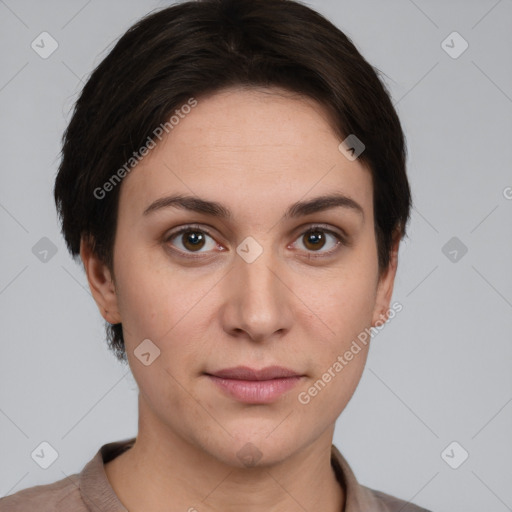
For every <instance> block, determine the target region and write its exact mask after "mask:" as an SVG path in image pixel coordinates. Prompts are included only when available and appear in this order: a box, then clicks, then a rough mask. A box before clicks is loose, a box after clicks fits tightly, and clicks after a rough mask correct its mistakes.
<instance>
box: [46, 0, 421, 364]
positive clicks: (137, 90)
mask: <svg viewBox="0 0 512 512" xmlns="http://www.w3.org/2000/svg"><path fill="white" fill-rule="evenodd" d="M378 73H380V72H379V71H378V70H375V69H374V68H373V67H372V66H371V65H370V64H369V63H368V62H367V61H366V60H365V59H364V58H363V57H362V56H361V54H360V53H359V51H358V50H357V49H356V47H355V46H354V44H353V43H352V42H351V40H350V39H349V38H348V37H347V36H346V35H345V34H344V33H343V32H341V31H340V30H339V29H338V28H336V27H335V26H334V25H333V24H332V23H331V22H329V21H328V20H327V19H326V18H325V17H323V16H322V15H320V14H319V13H317V12H316V11H314V10H312V9H311V8H309V7H307V6H305V5H303V4H301V3H299V2H297V1H294V0H196V1H194V0H193V1H187V2H183V3H179V4H176V5H173V6H171V7H168V8H164V9H163V10H160V11H157V12H153V13H150V14H148V15H147V16H145V17H144V18H142V19H141V20H140V21H138V22H137V23H136V24H135V25H133V26H132V27H131V28H129V29H128V31H127V32H126V33H125V34H124V35H123V36H122V37H121V38H120V39H119V41H118V42H117V43H116V44H115V46H114V48H113V49H112V50H111V51H110V53H109V54H108V55H107V56H106V58H105V59H104V60H103V61H102V62H101V63H100V64H99V65H98V66H97V67H96V69H95V70H94V71H93V72H92V74H91V76H90V77H89V79H88V80H87V83H86V84H85V86H84V88H83V90H82V92H81V94H80V96H79V98H78V100H77V102H76V104H75V108H74V111H73V115H72V118H71V121H70V123H69V125H68V127H67V129H66V131H65V133H64V136H63V149H62V160H61V164H60V167H59V171H58V175H57V177H56V181H55V189H54V196H55V202H56V206H57V211H58V214H59V218H60V220H61V223H62V233H63V236H64V238H65V241H66V244H67V247H68V249H69V251H70V252H71V254H72V256H73V257H75V258H76V257H77V256H78V255H79V254H80V240H81V238H82V237H86V238H87V239H89V240H90V241H91V244H92V248H93V250H94V252H95V253H96V254H97V255H98V256H99V257H100V258H101V259H102V260H103V261H104V262H105V263H106V264H107V265H108V267H109V268H110V270H111V271H112V272H113V270H114V269H113V247H114V239H115V231H116V223H117V206H118V199H119V189H120V186H118V187H113V188H112V190H111V191H110V192H109V193H108V194H106V195H105V197H102V198H101V199H98V198H97V194H95V192H94V191H95V190H97V189H98V187H102V186H103V185H104V184H105V183H106V182H107V181H108V180H109V178H111V177H112V175H113V174H114V172H115V171H116V169H119V168H120V167H121V166H122V165H123V164H125V163H126V162H127V161H128V160H129V159H130V157H132V154H133V153H134V151H137V150H138V149H139V148H140V147H142V146H143V145H144V143H145V141H146V140H147V139H148V137H151V134H152V133H153V132H154V130H155V128H156V127H157V126H160V125H163V124H165V123H166V122H167V120H168V118H169V116H170V115H172V114H173V112H174V110H175V109H176V108H177V107H179V106H180V105H182V104H183V103H186V101H187V100H188V99H189V98H191V97H194V98H199V97H200V96H202V95H203V96H205V95H208V94H211V93H214V92H216V91H219V90H221V89H223V88H226V87H230V86H238V85H239V86H256V87H257V86H264V87H272V86H278V87H282V88H285V89H288V90H289V91H291V92H295V93H299V94H302V95H305V96H307V97H310V98H312V99H314V100H316V101H318V102H319V103H320V104H322V105H323V106H324V107H325V108H326V109H327V111H328V112H330V113H331V115H332V119H333V121H334V127H335V129H336V133H337V135H338V136H339V137H340V142H341V140H343V139H344V138H345V137H346V136H348V135H349V134H354V135H356V137H357V138H358V139H360V140H361V141H362V142H363V143H364V145H365V149H364V151H363V153H361V154H360V155H359V157H358V158H359V160H360V162H361V163H362V164H363V165H365V166H366V167H367V168H368V169H369V170H370V171H371V174H372V181H373V202H374V221H375V235H376V241H377V248H378V261H379V270H380V271H381V272H382V271H384V270H385V269H387V268H388V266H389V262H390V251H391V248H392V243H393V241H394V240H395V237H396V236H397V234H398V236H400V237H403V236H405V235H406V231H405V230H406V225H407V222H408V220H409V215H410V208H411V203H412V200H411V193H410V189H409V183H408V180H407V175H406V146H405V137H404V134H403V131H402V128H401V125H400V121H399V119H398V116H397V113H396V111H395V109H394V107H393V104H392V102H391V100H390V95H389V93H388V91H387V89H386V87H385V85H384V84H383V83H382V82H381V80H380V79H379V76H378ZM107 338H108V342H109V347H110V349H111V350H113V352H114V353H115V354H116V356H117V357H118V359H120V360H123V361H127V359H126V354H125V348H124V339H123V331H122V325H121V324H116V325H110V324H108V325H107Z"/></svg>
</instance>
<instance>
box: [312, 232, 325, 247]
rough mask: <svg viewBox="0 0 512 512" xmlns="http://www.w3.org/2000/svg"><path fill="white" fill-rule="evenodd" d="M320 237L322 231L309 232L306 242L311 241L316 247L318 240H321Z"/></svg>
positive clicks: (321, 236)
mask: <svg viewBox="0 0 512 512" xmlns="http://www.w3.org/2000/svg"><path fill="white" fill-rule="evenodd" d="M322 238H323V233H321V232H319V231H312V232H310V233H309V236H308V243H312V245H313V246H314V248H318V247H319V244H318V242H322Z"/></svg>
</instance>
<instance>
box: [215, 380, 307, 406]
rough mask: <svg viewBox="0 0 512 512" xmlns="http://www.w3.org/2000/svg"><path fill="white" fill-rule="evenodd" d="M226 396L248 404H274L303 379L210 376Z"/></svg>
mask: <svg viewBox="0 0 512 512" xmlns="http://www.w3.org/2000/svg"><path fill="white" fill-rule="evenodd" d="M208 377H209V378H210V379H211V380H212V381H213V382H215V384H216V385H217V386H219V387H220V388H221V389H222V390H223V391H224V392H225V393H226V394H228V395H229V396H231V397H233V398H236V399H237V400H239V401H240V402H245V403H248V404H266V403H270V402H273V401H274V400H276V399H277V398H278V397H279V396H281V395H282V394H283V393H285V392H286V391H288V390H290V389H292V388H293V387H295V386H296V385H297V384H298V383H299V381H300V379H301V377H283V378H280V379H271V380H237V379H224V378H221V377H215V376H214V375H208Z"/></svg>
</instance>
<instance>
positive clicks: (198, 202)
mask: <svg viewBox="0 0 512 512" xmlns="http://www.w3.org/2000/svg"><path fill="white" fill-rule="evenodd" d="M170 207H174V208H180V209H183V210H189V211H193V212H197V213H202V214H204V215H209V216H212V217H218V218H221V219H225V220H228V219H232V218H233V214H232V212H231V211H230V210H229V208H227V207H226V206H224V205H222V204H221V203H218V202H216V201H208V200H206V199H201V198H200V197H195V196H187V195H181V194H180V195H173V196H167V197H161V198H160V199H157V200H156V201H154V202H153V203H151V204H150V205H149V206H148V207H147V208H146V209H145V210H144V213H143V215H148V214H150V213H152V212H155V211H158V210H161V209H163V208H170ZM332 208H345V209H347V210H352V211H354V212H357V213H359V214H360V215H361V216H362V218H363V221H364V209H363V207H362V206H361V205H360V204H359V203H358V202H356V201H355V200H354V199H352V198H351V197H349V196H347V195H345V194H340V193H333V194H326V195H322V196H318V197H315V198H313V199H309V200H307V201H298V202H296V203H294V204H292V205H291V206H290V207H289V208H288V210H287V211H286V213H285V214H284V218H285V219H295V218H298V217H303V216H306V215H310V214H312V213H317V212H321V211H324V210H330V209H332Z"/></svg>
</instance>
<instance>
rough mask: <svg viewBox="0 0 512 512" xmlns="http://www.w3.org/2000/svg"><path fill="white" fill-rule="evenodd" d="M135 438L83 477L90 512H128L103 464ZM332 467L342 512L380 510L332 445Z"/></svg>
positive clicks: (100, 457)
mask: <svg viewBox="0 0 512 512" xmlns="http://www.w3.org/2000/svg"><path fill="white" fill-rule="evenodd" d="M135 439H136V438H135V437H132V438H129V439H124V440H122V441H115V442H111V443H107V444H104V445H103V446H102V447H101V448H100V449H99V450H98V452H97V453H96V455H95V456H94V457H93V459H92V460H90V461H89V462H88V463H87V464H86V465H85V466H84V469H83V470H82V472H81V473H80V479H79V486H80V492H81V495H82V499H83V501H84V503H85V504H86V505H87V507H88V508H89V510H90V511H91V512H97V511H99V510H101V511H102V512H128V510H127V509H126V508H125V507H124V505H123V504H122V503H121V501H120V500H119V498H118V497H117V495H116V493H115V492H114V489H112V486H111V485H110V482H109V481H108V478H107V475H106V473H105V468H104V464H105V463H107V462H109V461H110V460H112V459H114V458H115V457H117V456H118V455H121V453H123V452H124V451H125V450H128V449H129V448H131V447H132V446H133V444H134V442H135ZM331 465H332V467H333V469H334V472H335V474H336V478H337V480H338V482H339V483H340V485H342V486H343V488H344V492H345V509H344V511H343V512H361V511H364V512H370V511H371V512H374V511H375V512H378V511H380V510H382V509H381V506H380V505H379V503H378V502H377V500H376V498H375V496H374V495H373V494H372V492H371V490H370V489H368V488H367V487H364V486H362V485H360V484H359V482H358V481H357V479H356V477H355V475H354V473H353V471H352V469H351V468H350V466H349V464H348V462H347V461H346V459H345V458H344V457H343V455H341V453H340V452H339V450H338V449H337V448H336V446H334V445H331Z"/></svg>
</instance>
